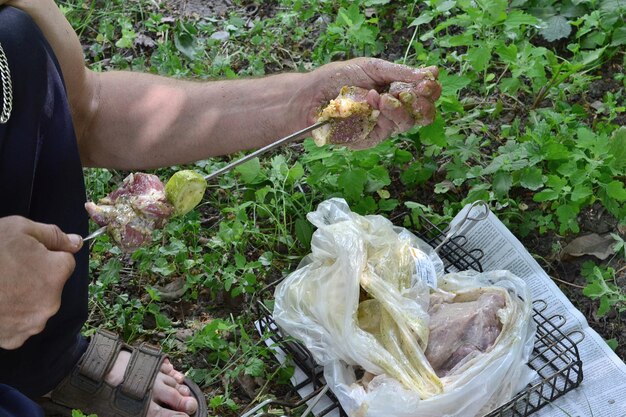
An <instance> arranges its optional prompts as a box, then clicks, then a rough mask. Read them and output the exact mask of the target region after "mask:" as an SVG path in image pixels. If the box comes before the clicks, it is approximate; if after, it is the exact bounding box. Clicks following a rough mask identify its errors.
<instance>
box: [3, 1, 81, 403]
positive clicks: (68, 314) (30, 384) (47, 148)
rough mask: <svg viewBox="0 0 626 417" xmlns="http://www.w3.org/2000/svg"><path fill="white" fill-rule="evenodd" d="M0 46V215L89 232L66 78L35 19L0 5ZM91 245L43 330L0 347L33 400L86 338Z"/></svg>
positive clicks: (8, 371)
mask: <svg viewBox="0 0 626 417" xmlns="http://www.w3.org/2000/svg"><path fill="white" fill-rule="evenodd" d="M0 43H1V44H2V49H3V50H4V53H5V55H6V60H7V62H8V66H9V70H10V78H11V87H12V90H13V94H12V96H13V110H12V113H11V115H10V118H9V120H8V122H7V123H6V124H0V195H3V196H5V197H6V198H1V199H0V217H3V216H9V215H19V216H23V217H26V218H29V219H31V220H34V221H38V222H42V223H49V224H55V225H57V226H59V228H61V230H63V231H64V232H66V233H75V234H79V235H82V236H85V234H86V233H87V231H88V223H87V222H88V219H87V216H86V214H85V212H84V211H85V210H84V207H83V206H84V202H85V191H84V180H83V175H82V167H81V163H80V156H79V153H78V147H77V144H76V138H75V134H74V130H73V125H72V119H71V114H70V111H69V106H68V104H67V99H66V95H65V91H64V86H63V80H62V78H61V73H60V70H59V67H58V65H57V63H56V60H55V58H54V55H53V53H52V51H51V49H50V47H49V45H48V44H47V42H46V40H45V39H44V37H43V34H42V33H41V31H40V30H39V28H38V27H37V26H36V25H35V23H34V22H33V21H32V19H30V18H29V17H28V15H26V14H25V13H24V12H21V11H19V10H17V9H14V8H11V7H2V6H0ZM88 283H89V281H88V249H87V247H86V245H85V247H84V248H83V249H82V250H81V251H80V252H79V253H78V254H77V256H76V269H75V271H74V274H73V275H72V276H71V277H70V278H69V280H68V281H67V283H66V285H65V287H64V289H63V294H62V299H61V308H60V309H59V311H58V313H57V314H56V315H54V316H53V317H51V318H50V320H48V323H47V324H46V328H45V329H44V330H43V331H42V332H41V333H40V334H37V335H35V336H33V337H31V338H29V339H28V340H27V341H26V342H25V343H24V345H22V346H21V347H20V348H18V349H15V350H4V349H0V383H4V384H8V385H10V386H12V387H14V388H15V389H17V390H19V391H20V392H21V393H23V394H24V395H26V396H29V397H31V398H35V397H38V396H41V395H43V394H45V393H47V392H49V391H50V390H51V389H52V388H54V387H55V386H56V385H57V384H58V383H59V382H60V381H61V380H62V379H63V378H64V377H65V375H67V373H68V372H69V371H70V370H71V369H72V367H73V366H74V365H75V364H76V362H77V361H78V359H79V358H80V357H81V355H82V354H83V352H84V350H85V348H86V346H87V343H86V342H85V341H84V340H82V339H81V337H80V329H81V328H82V326H83V323H84V322H85V320H86V318H87V297H88Z"/></svg>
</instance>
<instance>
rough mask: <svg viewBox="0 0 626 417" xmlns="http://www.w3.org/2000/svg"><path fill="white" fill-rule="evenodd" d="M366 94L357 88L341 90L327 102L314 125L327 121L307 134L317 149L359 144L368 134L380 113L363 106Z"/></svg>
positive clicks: (366, 103)
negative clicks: (325, 145)
mask: <svg viewBox="0 0 626 417" xmlns="http://www.w3.org/2000/svg"><path fill="white" fill-rule="evenodd" d="M367 93H368V90H366V89H365V88H361V87H348V86H345V87H343V88H342V89H341V92H340V93H339V95H338V96H337V98H336V99H334V100H331V101H330V103H329V104H328V106H326V107H325V108H324V109H323V110H322V111H321V112H320V114H319V116H318V118H317V121H318V122H323V121H326V120H330V123H328V124H325V125H324V126H322V127H320V128H319V129H315V130H314V131H313V132H312V133H311V135H312V136H313V140H314V141H315V143H316V144H317V145H318V146H322V145H324V144H326V143H335V144H343V143H354V142H359V141H361V140H363V139H365V138H366V137H367V136H368V135H369V134H370V132H371V131H372V129H374V126H376V121H377V120H378V115H379V113H380V112H379V111H378V110H374V109H373V108H372V106H370V104H369V103H368V102H367V100H366V99H365V97H366V96H367Z"/></svg>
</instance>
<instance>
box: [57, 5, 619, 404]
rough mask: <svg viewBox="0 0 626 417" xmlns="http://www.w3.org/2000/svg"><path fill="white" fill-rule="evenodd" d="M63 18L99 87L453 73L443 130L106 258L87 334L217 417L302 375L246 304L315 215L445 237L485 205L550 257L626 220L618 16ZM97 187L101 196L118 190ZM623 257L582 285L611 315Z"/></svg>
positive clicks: (230, 180) (371, 9)
mask: <svg viewBox="0 0 626 417" xmlns="http://www.w3.org/2000/svg"><path fill="white" fill-rule="evenodd" d="M59 4H60V5H61V7H62V9H63V11H64V12H65V14H66V16H67V17H68V19H69V20H70V22H71V24H72V25H73V27H74V28H75V29H76V30H77V32H78V33H79V34H80V36H81V41H82V43H83V46H84V48H85V53H86V58H87V63H88V65H89V66H90V67H91V68H93V69H95V70H98V71H105V70H111V69H127V70H133V71H149V72H152V73H156V74H163V75H168V76H174V77H189V78H194V79H213V78H216V77H227V78H237V77H246V76H258V75H263V74H270V73H274V72H277V71H294V70H296V71H300V70H307V69H311V68H314V67H316V66H319V65H322V64H324V63H326V62H329V61H331V60H335V59H345V58H350V57H354V56H362V55H366V56H382V57H385V58H387V59H390V60H395V61H398V62H404V63H406V64H408V65H438V66H439V67H440V68H441V77H440V79H441V82H442V85H443V94H442V97H441V99H440V100H439V103H438V110H439V112H438V114H439V115H438V118H437V119H436V120H435V122H434V123H433V124H432V125H430V126H427V127H423V128H415V129H413V130H411V131H409V132H408V133H406V134H404V135H401V136H400V137H397V138H394V139H392V140H389V141H386V142H384V143H382V144H380V145H379V146H377V147H375V148H373V149H369V150H364V151H358V152H350V151H347V150H345V149H333V150H331V149H330V148H327V147H324V148H318V147H316V146H315V145H314V144H313V143H312V142H311V141H310V140H307V141H305V142H304V144H303V146H302V147H299V148H290V149H282V150H281V151H280V152H277V153H276V154H275V155H273V156H272V155H270V156H268V157H264V158H263V159H261V160H255V161H252V162H250V163H248V164H245V165H243V166H241V167H240V168H238V169H237V170H236V171H235V172H233V173H231V174H228V175H226V176H224V177H222V178H221V179H219V180H218V181H217V182H215V183H213V184H211V186H210V190H209V191H208V193H207V199H206V201H205V202H204V203H203V204H202V205H201V206H200V207H199V208H198V209H197V210H195V211H194V212H192V213H190V214H188V215H187V216H185V217H184V218H182V219H177V220H175V221H173V222H171V223H170V224H169V225H168V226H167V227H166V228H165V229H164V230H163V231H159V232H157V235H156V236H155V238H156V241H157V242H158V244H156V245H154V246H151V247H148V248H143V249H141V250H139V251H137V252H135V253H134V254H133V255H132V256H130V257H128V256H122V254H121V253H120V252H119V251H118V250H117V249H116V248H115V247H114V246H113V245H111V243H110V242H108V241H107V239H106V238H101V239H99V240H98V241H97V242H96V243H95V244H94V246H93V248H92V257H91V262H90V266H91V272H92V277H93V282H92V284H91V293H92V298H91V312H92V313H91V316H90V320H89V322H88V325H87V327H86V328H85V331H86V332H87V333H89V332H91V331H93V328H94V327H96V326H104V327H107V328H110V329H113V330H116V331H119V332H120V333H122V334H123V335H124V337H125V338H126V339H127V340H129V341H131V342H132V341H133V340H136V339H153V340H158V341H159V342H160V343H161V344H162V345H163V346H164V348H165V349H166V350H168V351H169V352H170V355H171V356H172V357H173V358H174V360H175V361H178V364H179V365H180V366H181V367H182V368H184V369H186V370H188V373H189V375H190V376H191V377H192V378H193V379H195V380H196V381H198V382H199V383H200V384H201V386H202V388H203V389H204V390H205V392H206V393H207V397H208V401H209V405H210V410H211V412H212V413H213V414H214V415H220V416H231V415H238V414H239V413H241V411H242V410H243V408H244V407H246V405H247V404H248V403H249V402H250V401H252V400H253V399H254V398H256V399H257V400H259V399H261V398H265V397H266V396H267V395H271V393H276V392H279V391H280V390H281V388H280V386H281V384H285V383H286V382H287V380H288V378H289V376H290V374H291V372H292V371H293V370H292V369H291V368H289V367H288V366H285V367H280V366H277V365H276V364H275V363H274V362H273V361H272V360H270V356H271V355H270V352H269V350H268V349H267V347H266V346H265V345H264V344H263V343H261V342H259V338H258V337H257V336H256V335H255V329H254V328H253V326H252V322H253V321H254V317H255V315H254V312H253V310H252V309H251V307H252V304H253V300H254V299H255V297H257V296H259V295H260V294H261V293H264V292H263V291H262V290H263V288H265V287H266V286H267V285H268V284H270V283H272V282H275V281H276V280H278V279H280V278H281V277H283V276H285V274H287V273H289V272H290V271H292V270H293V269H294V268H295V267H296V266H297V264H298V262H299V260H300V259H301V258H302V256H304V255H305V254H306V253H307V252H308V250H309V248H310V239H311V235H312V232H313V229H312V227H311V226H310V224H309V223H308V222H307V221H306V217H305V216H306V213H308V212H310V211H312V210H313V209H314V208H315V207H316V205H317V204H318V203H319V202H320V201H323V200H325V199H327V198H329V197H333V196H341V197H343V198H345V199H346V200H347V201H348V203H349V204H350V205H351V207H352V209H353V210H355V211H356V212H359V213H363V214H365V213H378V214H384V215H388V216H392V215H395V214H398V213H403V212H413V213H418V212H419V213H420V214H426V215H427V216H430V217H431V218H433V219H436V221H437V222H441V221H446V220H448V219H450V218H451V217H452V216H453V215H454V214H455V213H456V212H457V211H458V210H459V209H460V207H462V206H463V205H464V204H466V203H469V202H472V201H475V200H477V199H482V200H485V201H487V202H488V203H489V205H490V206H491V208H492V210H494V211H495V213H496V214H497V215H498V216H499V217H500V218H501V219H502V220H503V221H504V222H505V223H506V224H507V226H508V227H509V228H510V229H511V230H512V231H513V232H514V233H515V234H516V235H518V236H520V237H533V236H534V237H537V238H538V239H551V240H557V241H558V240H567V239H571V238H573V237H575V236H577V235H579V234H581V233H582V232H584V230H583V228H582V227H581V220H580V219H581V216H582V215H584V213H585V212H586V211H588V210H590V209H591V208H594V207H596V208H597V207H602V209H603V210H605V211H606V212H607V213H609V215H610V217H611V218H612V219H613V220H614V223H615V224H617V223H619V222H621V223H622V224H624V222H625V219H626V205H625V204H624V203H625V202H626V189H625V188H624V180H625V178H626V153H625V152H626V151H624V149H626V128H624V127H622V128H621V129H620V125H621V126H623V125H624V124H625V120H626V93H625V87H626V79H625V78H624V66H625V63H626V62H625V61H626V55H625V54H624V44H626V25H625V24H624V20H625V19H624V18H625V15H626V5H625V4H624V3H623V2H621V1H616V0H611V1H603V2H598V1H593V0H578V1H572V2H569V1H567V2H566V1H548V2H546V1H540V0H530V1H529V0H514V1H513V2H510V4H509V2H508V1H504V0H480V1H478V0H477V1H474V2H470V1H467V0H446V1H443V0H432V1H420V2H417V1H407V0H405V1H396V2H391V1H385V0H358V1H348V0H337V1H333V2H330V1H321V2H304V1H301V0H276V1H271V2H262V3H261V4H260V5H259V8H258V10H256V12H255V11H254V10H253V9H254V8H252V9H251V8H250V7H248V3H247V2H243V1H234V2H233V5H232V6H231V7H230V8H229V11H228V12H227V14H226V15H224V16H217V15H214V16H205V17H203V18H194V17H185V16H180V15H178V14H177V13H176V10H175V9H172V8H171V7H169V6H167V5H166V4H164V3H163V4H159V3H158V2H157V1H149V0H133V1H122V0H113V1H95V0H94V1H92V0H69V1H63V2H60V3H59ZM251 11H252V13H251ZM226 159H228V158H226ZM223 162H224V159H221V158H216V159H211V160H204V161H199V162H198V163H196V164H195V165H194V166H192V167H190V168H193V169H196V170H199V171H203V172H210V171H211V170H213V169H215V167H217V166H219V165H221V164H222V163H223ZM175 169H178V167H173V168H165V169H161V170H158V171H157V173H158V174H159V175H160V176H161V178H163V179H166V178H168V177H169V175H171V173H172V172H174V170H175ZM85 174H86V181H87V187H88V193H89V198H90V199H98V198H99V197H102V196H103V195H105V194H106V193H107V192H108V191H110V190H111V189H112V188H114V187H115V186H116V185H117V184H119V183H120V181H121V179H122V178H123V177H124V175H125V173H122V172H114V171H107V170H86V171H85ZM613 232H615V233H616V234H617V232H616V231H614V230H613ZM618 238H619V239H623V236H622V237H619V236H618ZM616 241H617V242H619V240H616ZM621 250H622V252H623V249H621ZM544 255H545V254H544ZM620 259H621V257H620V256H617V257H614V258H611V262H613V264H611V263H609V264H606V265H604V266H602V267H601V268H600V267H598V268H599V269H597V270H594V269H593V268H592V267H588V268H586V269H585V271H587V272H586V274H587V275H586V277H587V280H588V288H589V289H588V290H586V291H587V293H586V295H587V296H588V297H590V298H594V299H598V302H599V303H600V304H599V305H600V308H601V309H602V310H601V312H602V313H604V314H606V313H607V311H608V310H609V309H611V308H613V309H620V310H621V309H623V304H622V303H623V300H624V299H626V296H625V295H624V292H623V289H622V288H621V287H620V286H619V285H615V284H614V282H613V280H614V278H615V270H614V269H609V268H612V267H613V266H616V264H615V262H618V261H619V260H620ZM168 284H169V285H170V287H168ZM172 285H173V287H172ZM172 294H173V295H172ZM603 300H604V301H603ZM244 387H246V388H245V389H244ZM246 390H247V391H246ZM248 391H249V392H248Z"/></svg>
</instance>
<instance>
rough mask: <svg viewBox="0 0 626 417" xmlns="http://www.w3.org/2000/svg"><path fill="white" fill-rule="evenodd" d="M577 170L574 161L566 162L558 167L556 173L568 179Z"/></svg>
mask: <svg viewBox="0 0 626 417" xmlns="http://www.w3.org/2000/svg"><path fill="white" fill-rule="evenodd" d="M577 170H578V167H577V165H576V161H567V162H564V163H562V164H561V165H559V167H558V168H557V169H556V171H557V172H558V173H559V174H561V175H563V176H564V177H569V176H570V175H572V174H573V173H574V172H576V171H577Z"/></svg>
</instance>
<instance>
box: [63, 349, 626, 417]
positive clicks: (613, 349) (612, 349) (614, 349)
mask: <svg viewBox="0 0 626 417" xmlns="http://www.w3.org/2000/svg"><path fill="white" fill-rule="evenodd" d="M606 344H607V345H609V347H610V348H611V349H612V350H615V349H617V347H618V346H619V342H618V341H617V339H609V340H606ZM72 417H73V416H72Z"/></svg>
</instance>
